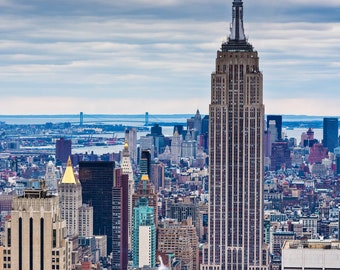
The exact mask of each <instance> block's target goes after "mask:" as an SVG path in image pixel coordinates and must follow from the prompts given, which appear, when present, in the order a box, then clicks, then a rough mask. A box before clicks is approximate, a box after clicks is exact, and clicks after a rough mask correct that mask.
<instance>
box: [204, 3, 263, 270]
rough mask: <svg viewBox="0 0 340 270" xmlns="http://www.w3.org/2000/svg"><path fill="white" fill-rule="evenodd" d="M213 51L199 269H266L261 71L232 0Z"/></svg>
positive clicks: (239, 5) (237, 6) (240, 10)
mask: <svg viewBox="0 0 340 270" xmlns="http://www.w3.org/2000/svg"><path fill="white" fill-rule="evenodd" d="M232 10H233V12H232V27H231V33H230V36H229V38H228V40H227V42H225V43H223V44H222V47H221V49H220V50H219V51H217V57H216V70H215V72H214V73H213V74H212V75H211V103H210V106H209V121H210V123H209V158H210V160H209V198H210V199H209V225H208V246H207V248H206V249H205V250H204V257H203V264H202V266H201V269H203V270H225V269H237V270H240V269H243V270H249V269H253V270H255V269H256V270H263V269H268V251H267V248H266V247H265V246H264V245H265V244H264V242H263V166H264V164H263V134H264V105H263V89H262V88H263V86H262V81H263V79H262V73H261V72H260V67H259V57H258V53H257V51H255V50H254V49H253V46H252V45H251V44H249V43H248V41H247V39H246V36H245V33H244V30H243V2H242V1H241V0H235V1H234V2H233V7H232Z"/></svg>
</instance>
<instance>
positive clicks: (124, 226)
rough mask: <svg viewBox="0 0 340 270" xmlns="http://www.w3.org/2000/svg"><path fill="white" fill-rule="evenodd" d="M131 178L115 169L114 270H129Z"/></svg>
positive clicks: (113, 203)
mask: <svg viewBox="0 0 340 270" xmlns="http://www.w3.org/2000/svg"><path fill="white" fill-rule="evenodd" d="M128 179H129V176H128V175H127V174H123V169H122V168H118V169H115V180H114V187H113V188H112V193H113V196H112V222H113V226H112V270H120V269H127V265H128V250H129V241H131V240H130V239H129V235H128V234H129V227H128V221H129V205H128V201H129V182H128V181H129V180H128Z"/></svg>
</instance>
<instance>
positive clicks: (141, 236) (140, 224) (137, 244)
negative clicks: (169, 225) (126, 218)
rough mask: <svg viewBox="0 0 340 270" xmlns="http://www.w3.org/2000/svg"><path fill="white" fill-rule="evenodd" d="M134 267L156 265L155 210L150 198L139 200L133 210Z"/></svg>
mask: <svg viewBox="0 0 340 270" xmlns="http://www.w3.org/2000/svg"><path fill="white" fill-rule="evenodd" d="M132 257H133V267H143V266H150V267H155V265H156V226H155V218H154V209H153V207H151V206H149V205H148V198H147V197H141V198H139V203H138V206H137V207H135V208H134V209H133V250H132Z"/></svg>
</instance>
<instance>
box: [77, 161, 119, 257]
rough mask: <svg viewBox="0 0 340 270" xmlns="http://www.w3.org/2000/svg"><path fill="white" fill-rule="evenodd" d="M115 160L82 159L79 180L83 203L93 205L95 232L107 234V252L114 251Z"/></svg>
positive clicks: (96, 233)
mask: <svg viewBox="0 0 340 270" xmlns="http://www.w3.org/2000/svg"><path fill="white" fill-rule="evenodd" d="M114 169H115V163H114V162H113V161H81V162H80V163H79V180H80V183H81V186H82V189H83V190H82V196H83V203H87V204H89V205H91V206H92V207H93V233H94V234H95V235H106V236H107V253H108V254H110V253H111V251H112V188H113V187H114Z"/></svg>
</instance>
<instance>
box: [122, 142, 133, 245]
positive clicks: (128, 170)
mask: <svg viewBox="0 0 340 270" xmlns="http://www.w3.org/2000/svg"><path fill="white" fill-rule="evenodd" d="M122 155H123V156H122V162H121V167H122V172H123V174H126V175H127V176H128V216H129V219H128V224H129V241H128V243H129V249H130V250H131V244H132V194H134V193H135V183H134V178H133V169H132V164H131V158H130V152H129V145H128V142H127V140H126V141H125V145H124V149H123V154H122Z"/></svg>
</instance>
